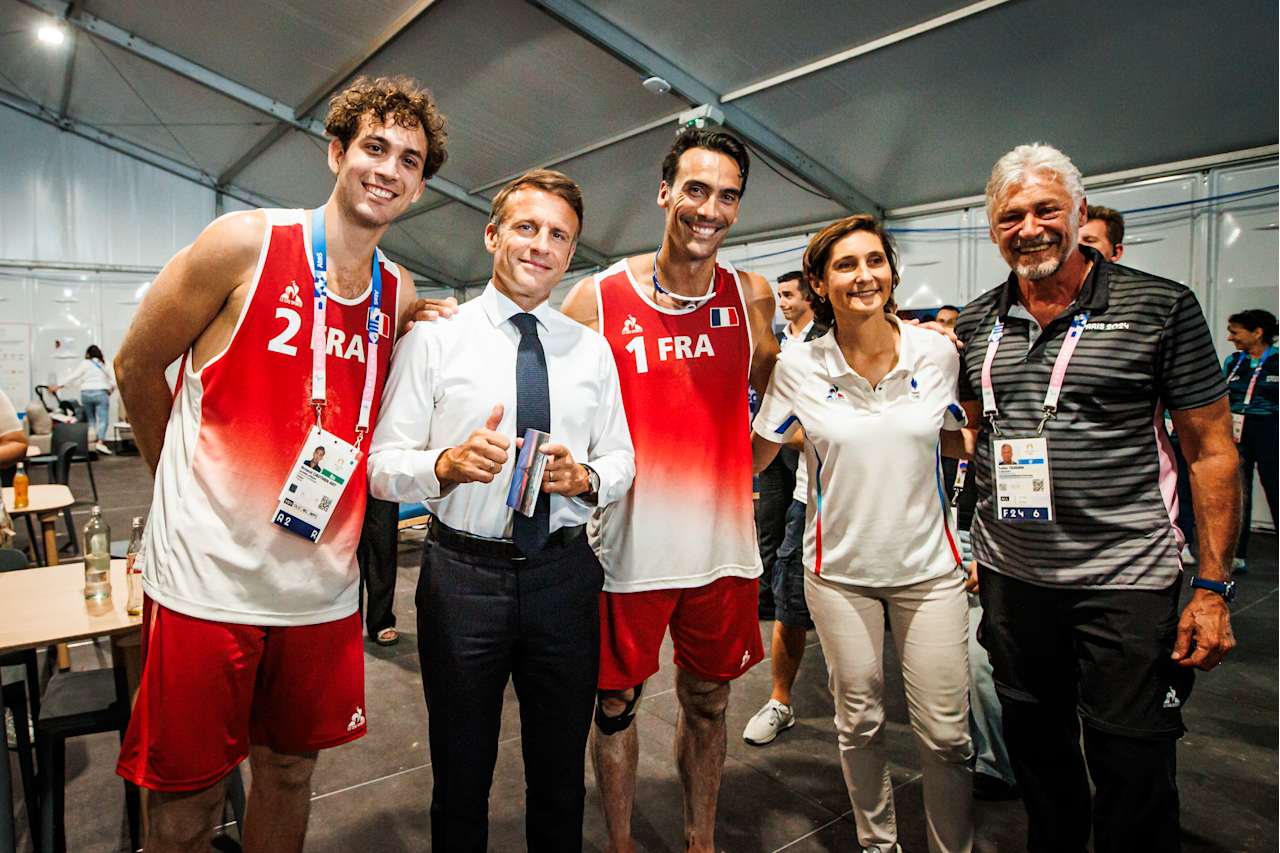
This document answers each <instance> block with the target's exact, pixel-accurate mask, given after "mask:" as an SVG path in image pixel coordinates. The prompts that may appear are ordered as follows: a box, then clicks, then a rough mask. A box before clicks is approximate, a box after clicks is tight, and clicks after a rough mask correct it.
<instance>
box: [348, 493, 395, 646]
mask: <svg viewBox="0 0 1280 853" xmlns="http://www.w3.org/2000/svg"><path fill="white" fill-rule="evenodd" d="M399 527H400V505H399V504H396V503H393V502H391V501H380V500H378V499H377V498H375V497H373V495H370V496H369V502H368V504H367V505H366V506H365V511H364V527H362V528H361V530H360V544H359V545H357V546H356V562H357V563H359V564H360V586H361V590H362V593H363V595H364V601H365V605H364V607H365V610H364V627H365V630H366V631H368V632H369V639H371V640H372V639H376V638H377V636H378V632H379V631H381V630H382V629H384V628H394V627H395V626H396V614H395V611H394V609H393V608H394V605H395V598H396V540H397V534H398V532H399Z"/></svg>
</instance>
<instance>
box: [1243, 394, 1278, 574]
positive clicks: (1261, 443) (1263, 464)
mask: <svg viewBox="0 0 1280 853" xmlns="http://www.w3.org/2000/svg"><path fill="white" fill-rule="evenodd" d="M1277 441H1280V417H1277V416H1276V415H1246V416H1245V419H1244V431H1243V432H1242V433H1241V434H1240V444H1239V445H1237V449H1238V450H1239V451H1240V478H1241V480H1243V483H1244V507H1243V508H1242V511H1241V513H1240V540H1239V541H1238V542H1237V544H1236V556H1237V557H1241V558H1244V557H1246V556H1248V553H1249V526H1250V524H1251V522H1252V520H1253V469H1254V468H1255V467H1256V468H1257V469H1258V479H1259V480H1261V481H1262V492H1263V494H1265V495H1266V496H1267V504H1268V505H1269V506H1270V507H1271V526H1272V527H1276V498H1277V495H1276V468H1277V464H1276V463H1277V459H1276V453H1277V448H1276V443H1277ZM1277 529H1278V530H1280V528H1277Z"/></svg>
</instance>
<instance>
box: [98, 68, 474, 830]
mask: <svg viewBox="0 0 1280 853" xmlns="http://www.w3.org/2000/svg"><path fill="white" fill-rule="evenodd" d="M325 127H326V130H327V131H328V132H329V133H330V134H331V135H332V136H333V137H334V138H333V141H332V142H331V144H330V146H329V152H328V158H329V167H330V169H331V170H332V171H333V172H334V174H335V175H336V176H337V182H336V184H335V186H334V190H333V194H332V195H331V196H330V197H329V201H328V202H327V203H326V204H325V206H324V207H323V208H321V209H320V210H319V211H315V212H313V214H312V215H307V214H304V213H303V212H301V211H280V210H255V211H248V212H244V213H234V214H230V215H228V216H224V217H222V218H220V219H218V220H217V221H215V222H214V223H213V224H211V225H210V226H209V227H208V228H206V229H205V230H204V232H203V233H201V235H200V236H199V237H198V238H197V239H196V241H195V242H194V243H193V244H192V245H190V246H188V247H187V248H185V249H183V250H182V251H180V252H179V253H178V254H177V255H176V256H175V257H174V258H173V260H171V261H170V262H169V263H168V264H167V265H166V266H165V268H164V270H163V271H161V273H160V275H159V276H158V277H157V278H156V280H155V282H154V284H153V285H152V287H151V288H150V290H149V291H148V293H147V296H146V298H145V300H144V301H143V304H142V306H141V307H140V308H139V310H138V313H137V315H136V317H135V318H134V322H133V325H132V326H131V327H130V329H129V332H128V335H127V336H126V338H125V341H124V344H123V345H122V346H121V348H120V353H119V355H118V357H117V359H116V376H117V380H118V382H119V386H120V393H121V395H122V397H123V398H124V401H125V404H126V405H127V406H128V408H129V415H130V421H131V423H132V425H133V429H134V435H135V437H136V439H137V443H138V447H139V449H140V450H141V452H142V454H143V456H144V457H145V458H146V460H147V463H148V464H149V465H150V466H151V467H152V470H153V471H154V472H155V474H156V488H155V497H154V500H153V506H152V513H151V518H150V520H149V523H148V526H147V534H146V547H145V550H144V552H143V564H144V570H143V572H144V586H145V589H146V592H147V601H146V603H145V605H144V617H143V654H144V664H143V673H142V681H141V684H140V686H139V690H138V695H137V701H136V704H135V706H134V710H133V716H132V719H131V721H130V725H129V730H128V732H127V734H126V736H125V740H124V743H123V745H122V747H121V754H120V762H119V765H118V768H117V769H118V772H119V773H120V774H121V775H122V776H124V777H125V778H126V779H129V780H131V781H133V782H135V783H137V784H138V785H141V786H143V787H146V788H149V789H151V791H152V795H151V797H150V798H149V800H148V804H149V809H148V817H147V850H148V853H165V851H178V850H193V849H202V848H208V846H209V843H210V835H211V832H212V829H213V824H214V818H215V816H216V815H218V814H219V813H220V810H221V805H222V801H223V795H224V794H223V790H224V779H225V777H226V774H227V773H228V772H229V771H231V770H232V769H233V768H235V767H236V766H237V765H238V764H239V763H240V762H241V761H242V760H243V759H244V758H245V757H246V756H248V757H249V758H250V760H251V762H252V768H253V786H252V787H251V789H250V798H249V806H248V814H247V818H246V823H245V836H244V848H245V849H246V850H249V851H253V850H259V851H261V850H301V849H302V843H303V838H304V836H305V833H306V825H307V814H308V807H309V803H310V791H311V787H310V778H311V773H312V770H313V769H314V767H315V758H316V752H317V750H319V749H322V748H325V747H330V746H336V745H338V744H340V743H345V742H346V741H349V740H352V739H354V738H357V737H360V736H361V735H362V734H364V729H365V715H364V660H363V654H362V651H363V650H362V644H361V640H360V617H359V613H358V612H357V589H356V584H357V581H358V574H357V569H356V563H355V558H354V551H355V546H356V542H357V540H358V539H359V535H360V526H361V520H362V515H363V510H364V503H365V490H364V487H363V484H364V463H363V459H362V457H359V456H358V457H356V461H355V471H353V472H351V476H349V477H348V478H347V481H346V482H347V484H348V486H349V487H344V488H342V489H341V490H340V491H338V492H337V493H336V494H337V497H336V500H335V499H334V498H332V497H330V495H329V494H325V495H324V497H323V500H321V499H319V498H317V499H316V502H317V504H321V503H323V501H324V500H327V501H328V503H327V504H324V505H323V506H321V507H320V508H321V509H322V510H327V509H328V508H329V507H330V506H331V507H333V515H332V516H331V520H330V521H329V523H328V525H327V526H326V527H325V528H324V530H323V532H322V533H321V535H320V536H319V538H318V540H317V541H315V542H314V543H313V542H312V541H310V540H308V539H304V538H302V537H300V536H297V535H296V534H294V533H291V532H288V531H286V530H285V529H284V528H283V527H279V526H277V525H276V524H274V523H273V518H274V517H275V516H276V510H275V507H276V501H277V498H278V497H279V496H280V495H281V492H282V490H284V489H285V486H286V483H287V482H294V481H293V480H291V472H292V471H293V469H294V463H295V461H296V460H297V459H298V458H299V454H300V453H302V452H303V448H304V443H305V442H307V439H308V436H309V435H310V434H311V432H310V431H311V430H312V428H313V425H318V426H320V427H322V428H323V429H324V430H326V431H327V432H328V433H330V434H332V435H333V436H335V437H336V439H337V440H340V441H341V442H347V443H350V444H353V445H355V446H356V447H357V448H358V449H360V450H361V451H363V450H364V449H367V445H368V436H367V435H365V434H362V433H361V432H359V431H358V430H357V423H358V421H360V420H363V419H362V418H360V411H361V408H362V399H363V398H364V397H365V396H366V394H367V396H368V397H369V403H370V409H371V410H370V412H369V423H372V421H373V419H374V418H376V416H377V405H378V403H379V397H380V396H381V387H382V382H383V380H384V378H385V376H386V372H387V362H388V359H389V357H390V351H391V347H392V344H393V343H394V335H395V332H396V330H398V329H402V328H403V327H404V326H405V325H406V324H407V323H408V322H409V321H410V319H411V318H412V317H414V316H429V315H430V312H427V311H426V310H425V308H426V306H423V305H422V303H421V302H420V301H418V300H416V299H415V295H414V291H413V279H412V277H411V276H410V275H409V273H408V271H407V270H405V269H404V268H403V267H399V266H397V265H395V264H393V263H390V262H388V261H387V260H386V259H385V258H384V257H383V256H382V254H381V253H380V252H379V251H378V250H377V243H378V240H379V239H380V238H381V237H382V235H383V234H384V233H385V231H386V229H387V228H388V227H389V226H390V224H391V222H392V221H394V219H395V218H396V217H397V216H398V215H400V214H401V213H403V212H404V211H405V210H406V209H407V208H408V207H409V205H410V204H411V203H412V202H413V200H415V199H416V198H418V196H419V195H421V193H422V191H423V189H424V185H425V180H426V178H427V177H430V176H431V175H433V174H434V173H435V172H436V170H438V169H439V167H440V164H441V163H442V162H443V161H444V157H445V152H444V143H445V133H444V128H443V119H442V118H441V117H440V115H439V113H438V112H437V111H436V108H435V105H434V103H433V102H432V100H431V96H430V94H429V93H428V92H426V90H423V89H421V88H419V87H418V85H417V84H416V83H415V82H414V81H412V80H408V79H406V78H379V79H378V80H374V81H369V80H367V79H363V78H362V79H360V80H357V81H356V82H355V83H353V84H352V86H351V87H350V88H348V89H347V90H346V91H344V92H342V93H340V94H339V95H338V96H336V97H335V98H334V99H333V101H332V103H331V107H330V111H329V116H328V119H327V120H326V122H325ZM313 217H314V218H313ZM321 247H323V249H322V248H321ZM313 259H314V263H315V267H316V268H320V269H324V270H327V273H326V279H325V280H326V281H327V285H326V286H325V287H324V288H323V290H322V289H321V288H320V287H318V286H316V285H315V284H313V282H318V281H319V280H320V279H319V278H313V266H312V262H313ZM375 264H376V266H375ZM379 281H380V284H378V285H377V290H375V289H374V282H379ZM315 294H324V296H325V300H324V302H325V308H324V312H323V324H324V331H323V336H322V337H321V336H319V335H317V336H316V339H317V340H318V341H320V342H321V347H322V353H323V355H319V354H318V353H317V352H316V348H313V346H312V342H313V337H312V331H313V329H315V328H316V323H317V311H318V309H317V304H318V303H317V300H316V299H314V295H315ZM375 297H377V299H378V302H379V303H380V305H379V306H378V307H379V311H378V312H377V314H375V313H374V312H373V311H372V310H371V309H372V306H373V305H374V304H375V301H374V300H375ZM437 307H439V306H437ZM440 310H441V311H442V312H445V313H447V312H448V311H449V310H450V309H449V308H448V307H441V308H440ZM418 312H422V314H419V313H418ZM371 330H372V334H370V331H371ZM375 351H376V352H375ZM178 358H182V362H183V363H182V367H181V376H180V379H179V384H178V388H177V390H176V394H170V391H169V388H168V385H167V384H166V382H165V377H164V370H165V367H166V366H167V365H169V364H170V363H172V362H173V361H175V360H177V359H178ZM313 377H314V378H313ZM321 382H323V388H324V392H323V405H322V406H321V407H320V409H319V422H318V424H317V414H316V412H315V410H314V409H313V407H312V402H313V399H312V398H313V391H316V389H318V388H320V387H321ZM314 396H315V397H317V398H319V397H321V394H319V393H318V392H317V393H315V394H314ZM333 447H334V448H335V449H336V448H339V447H340V445H337V444H335V445H333ZM309 453H310V451H309V450H308V454H309ZM348 458H350V457H348ZM311 476H312V477H316V475H314V474H312V475H311ZM323 480H324V481H326V482H333V480H332V479H331V478H323ZM352 481H354V482H355V485H354V486H350V485H349V484H351V483H352ZM314 482H316V483H320V482H322V478H317V479H316V480H315V481H314ZM326 488H327V487H326ZM332 493H333V492H332V490H330V494H332ZM295 494H296V493H295ZM193 673H198V674H199V675H198V677H193V675H192V674H193Z"/></svg>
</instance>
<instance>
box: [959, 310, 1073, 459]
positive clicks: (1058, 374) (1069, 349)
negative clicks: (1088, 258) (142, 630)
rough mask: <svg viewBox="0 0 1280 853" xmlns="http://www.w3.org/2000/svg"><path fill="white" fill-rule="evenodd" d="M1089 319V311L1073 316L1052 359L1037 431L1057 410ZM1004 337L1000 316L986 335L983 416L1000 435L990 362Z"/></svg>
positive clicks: (1041, 429)
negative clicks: (1077, 347)
mask: <svg viewBox="0 0 1280 853" xmlns="http://www.w3.org/2000/svg"><path fill="white" fill-rule="evenodd" d="M1088 322H1089V312H1088V311H1081V312H1080V313H1079V314H1077V315H1076V316H1075V317H1074V318H1072V320H1071V328H1070V329H1068V330H1067V336H1066V337H1065V338H1064V339H1063V341H1062V349H1060V350H1058V358H1057V360H1055V361H1054V363H1053V373H1052V374H1051V375H1050V377H1049V389H1048V390H1047V391H1045V392H1044V416H1043V417H1041V418H1040V425H1039V426H1038V427H1036V435H1039V434H1040V433H1041V432H1043V431H1044V425H1045V424H1046V423H1048V422H1049V420H1050V419H1051V418H1053V417H1054V416H1055V415H1056V414H1057V413H1058V397H1059V396H1060V395H1061V394H1062V382H1063V380H1064V379H1065V378H1066V375H1067V365H1068V364H1070V363H1071V355H1072V353H1074V352H1075V351H1076V345H1077V344H1079V343H1080V336H1081V335H1082V334H1084V326H1085V324H1086V323H1088ZM1003 337H1004V321H1003V320H1001V319H999V318H997V319H996V323H995V325H994V326H992V327H991V335H990V336H989V337H988V338H987V354H986V357H985V358H983V360H982V416H983V417H984V418H986V419H987V420H988V422H990V424H991V430H992V432H994V433H995V434H996V435H1000V427H999V425H998V424H997V423H996V418H997V417H998V416H999V415H1000V410H999V409H998V408H997V407H996V392H995V387H994V386H993V385H992V384H991V365H992V364H993V363H994V362H995V360H996V350H997V349H999V348H1000V339H1001V338H1003Z"/></svg>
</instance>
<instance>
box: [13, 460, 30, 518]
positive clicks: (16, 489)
mask: <svg viewBox="0 0 1280 853" xmlns="http://www.w3.org/2000/svg"><path fill="white" fill-rule="evenodd" d="M30 485H31V480H30V479H29V478H28V477H27V470H26V467H25V466H24V465H23V464H22V463H21V462H19V463H18V472H17V473H16V474H14V475H13V508H14V509H24V508H26V506H27V505H28V504H29V503H31V499H30V498H29V497H28V496H27V489H28V487H29V486H30Z"/></svg>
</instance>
